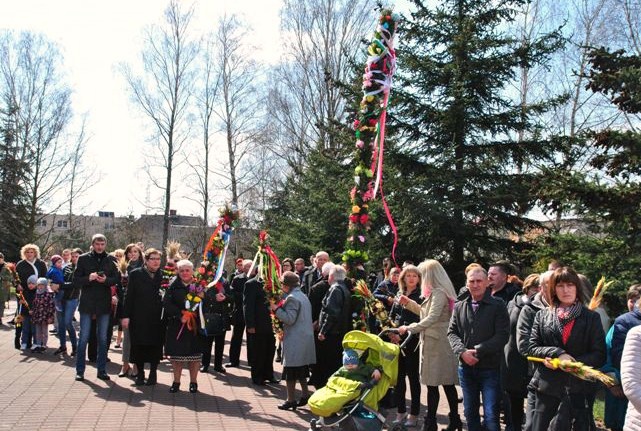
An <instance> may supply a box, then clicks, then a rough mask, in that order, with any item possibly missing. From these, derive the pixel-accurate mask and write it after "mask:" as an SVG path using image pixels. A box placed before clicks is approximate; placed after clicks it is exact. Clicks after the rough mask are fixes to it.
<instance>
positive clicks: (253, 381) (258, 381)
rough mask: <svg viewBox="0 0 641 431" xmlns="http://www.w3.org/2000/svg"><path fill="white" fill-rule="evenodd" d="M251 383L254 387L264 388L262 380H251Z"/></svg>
mask: <svg viewBox="0 0 641 431" xmlns="http://www.w3.org/2000/svg"><path fill="white" fill-rule="evenodd" d="M252 383H253V384H255V385H256V386H265V381H264V380H257V379H252Z"/></svg>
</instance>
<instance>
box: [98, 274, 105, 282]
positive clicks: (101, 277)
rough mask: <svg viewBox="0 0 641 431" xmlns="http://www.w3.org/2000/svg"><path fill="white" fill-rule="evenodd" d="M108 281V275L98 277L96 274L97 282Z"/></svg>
mask: <svg viewBox="0 0 641 431" xmlns="http://www.w3.org/2000/svg"><path fill="white" fill-rule="evenodd" d="M106 280H107V276H106V275H97V274H96V281H97V282H98V283H104V282H105V281H106Z"/></svg>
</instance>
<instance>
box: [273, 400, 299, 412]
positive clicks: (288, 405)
mask: <svg viewBox="0 0 641 431" xmlns="http://www.w3.org/2000/svg"><path fill="white" fill-rule="evenodd" d="M297 405H298V403H296V401H285V402H284V403H283V404H280V405H279V406H278V408H279V409H280V410H292V411H293V410H296V406H297Z"/></svg>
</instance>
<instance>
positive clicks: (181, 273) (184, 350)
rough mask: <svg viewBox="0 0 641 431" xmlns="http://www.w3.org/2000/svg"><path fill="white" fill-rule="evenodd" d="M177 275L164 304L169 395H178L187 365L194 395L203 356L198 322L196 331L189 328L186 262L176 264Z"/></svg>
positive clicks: (190, 279)
mask: <svg viewBox="0 0 641 431" xmlns="http://www.w3.org/2000/svg"><path fill="white" fill-rule="evenodd" d="M176 271H177V272H178V277H176V279H175V280H174V282H173V283H171V286H169V288H168V289H167V293H166V294H165V299H164V300H163V306H164V308H165V318H166V319H167V338H166V340H165V354H166V355H167V356H168V357H169V360H170V361H171V365H172V368H173V371H174V382H173V383H172V385H171V388H169V392H171V393H175V392H178V389H179V388H180V377H181V374H182V370H183V367H184V366H185V365H186V366H187V367H188V368H189V378H190V383H189V392H191V393H196V392H198V383H197V378H198V368H199V365H200V362H201V359H202V355H203V353H202V352H203V337H202V336H201V335H200V334H199V333H198V324H199V322H198V319H196V328H193V330H190V329H189V328H188V326H187V322H188V320H187V317H186V313H187V311H188V310H187V308H186V304H185V300H186V298H187V294H188V293H189V289H190V286H193V283H194V265H193V264H192V263H191V262H190V261H188V260H181V261H178V263H176Z"/></svg>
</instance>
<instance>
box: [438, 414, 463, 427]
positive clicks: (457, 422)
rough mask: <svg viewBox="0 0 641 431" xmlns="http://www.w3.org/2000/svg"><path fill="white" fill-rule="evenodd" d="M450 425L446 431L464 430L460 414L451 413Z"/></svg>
mask: <svg viewBox="0 0 641 431" xmlns="http://www.w3.org/2000/svg"><path fill="white" fill-rule="evenodd" d="M448 417H449V419H450V423H449V424H448V425H447V428H443V430H444V431H456V430H458V431H461V430H462V429H463V423H462V422H461V417H460V416H459V415H458V413H454V414H452V413H450V414H449V415H448Z"/></svg>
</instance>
